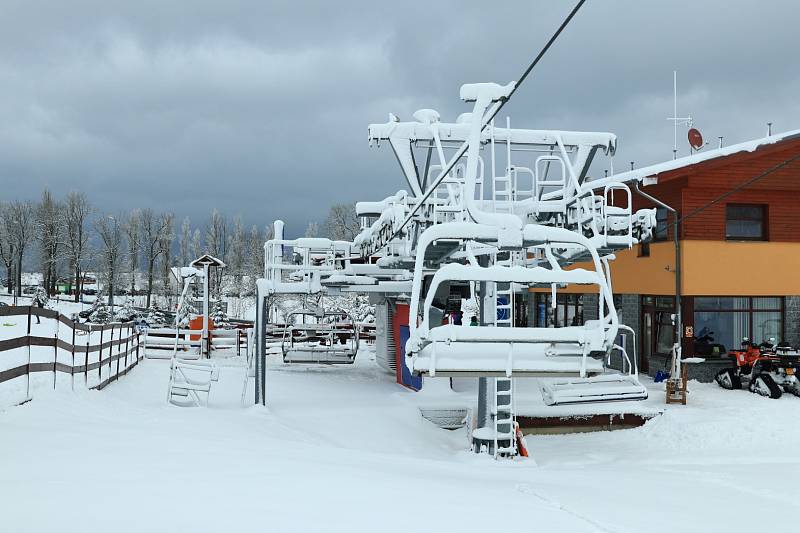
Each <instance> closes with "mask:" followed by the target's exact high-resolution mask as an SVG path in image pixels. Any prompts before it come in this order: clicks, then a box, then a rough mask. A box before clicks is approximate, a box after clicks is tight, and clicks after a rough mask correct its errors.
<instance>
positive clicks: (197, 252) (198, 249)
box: [181, 229, 203, 266]
mask: <svg viewBox="0 0 800 533" xmlns="http://www.w3.org/2000/svg"><path fill="white" fill-rule="evenodd" d="M201 241H202V234H201V233H200V230H199V229H195V230H194V231H193V232H192V253H191V256H192V257H191V258H190V259H189V262H192V261H193V260H195V259H197V258H198V257H200V256H201V255H203V244H202V242H201ZM181 266H189V265H188V264H186V265H181Z"/></svg>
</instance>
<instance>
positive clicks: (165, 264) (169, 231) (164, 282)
mask: <svg viewBox="0 0 800 533" xmlns="http://www.w3.org/2000/svg"><path fill="white" fill-rule="evenodd" d="M163 216H164V217H165V220H166V222H167V227H166V228H165V229H164V232H163V233H162V235H161V240H160V241H159V244H158V245H159V246H160V247H161V254H160V257H161V294H162V295H163V296H164V297H165V298H167V300H168V301H169V302H170V304H171V302H172V292H171V291H170V277H171V274H170V268H172V243H173V241H174V240H175V232H174V231H173V229H174V228H173V224H174V221H175V215H173V214H172V213H168V214H165V215H163Z"/></svg>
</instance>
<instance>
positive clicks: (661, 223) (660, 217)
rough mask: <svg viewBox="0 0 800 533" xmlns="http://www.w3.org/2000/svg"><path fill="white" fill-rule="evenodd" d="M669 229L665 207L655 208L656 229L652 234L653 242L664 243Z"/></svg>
mask: <svg viewBox="0 0 800 533" xmlns="http://www.w3.org/2000/svg"><path fill="white" fill-rule="evenodd" d="M668 228H669V212H668V211H667V208H666V207H656V229H655V232H653V240H654V241H666V240H667V229H668Z"/></svg>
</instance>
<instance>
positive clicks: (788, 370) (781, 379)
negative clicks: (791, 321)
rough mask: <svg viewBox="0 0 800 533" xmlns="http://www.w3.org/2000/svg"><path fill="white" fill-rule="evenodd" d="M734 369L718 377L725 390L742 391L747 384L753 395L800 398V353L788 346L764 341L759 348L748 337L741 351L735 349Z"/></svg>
mask: <svg viewBox="0 0 800 533" xmlns="http://www.w3.org/2000/svg"><path fill="white" fill-rule="evenodd" d="M728 355H729V356H730V357H731V358H732V359H733V362H734V366H733V368H726V369H723V370H720V371H719V372H718V373H717V375H716V376H715V378H714V379H715V380H716V382H717V384H719V386H720V387H722V388H723V389H741V388H742V384H743V382H747V385H748V389H749V390H750V392H753V393H756V394H760V395H761V396H767V397H769V398H774V399H777V398H780V397H781V395H782V394H783V392H784V391H785V392H789V393H791V394H794V395H795V396H800V380H798V374H800V353H798V352H797V351H796V350H792V349H791V348H790V347H789V346H788V345H786V344H779V345H775V343H774V342H763V343H761V344H760V345H756V344H755V343H753V342H751V341H750V339H748V338H747V337H745V338H744V340H743V341H742V349H741V350H731V351H730V352H729V353H728Z"/></svg>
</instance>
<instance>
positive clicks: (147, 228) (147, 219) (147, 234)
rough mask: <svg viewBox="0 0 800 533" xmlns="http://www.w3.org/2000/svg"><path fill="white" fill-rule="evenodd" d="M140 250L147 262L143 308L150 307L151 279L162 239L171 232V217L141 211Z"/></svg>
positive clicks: (162, 248)
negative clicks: (145, 292) (145, 297)
mask: <svg viewBox="0 0 800 533" xmlns="http://www.w3.org/2000/svg"><path fill="white" fill-rule="evenodd" d="M141 226H142V250H143V251H144V258H145V261H146V262H147V301H146V303H145V306H147V307H150V299H151V298H152V295H153V278H154V274H155V267H156V260H157V259H158V257H159V256H160V255H161V254H162V253H164V247H163V244H164V237H165V235H166V233H167V232H170V231H171V230H172V215H156V214H155V213H154V212H153V210H152V209H150V208H147V209H145V210H143V211H142V216H141Z"/></svg>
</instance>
